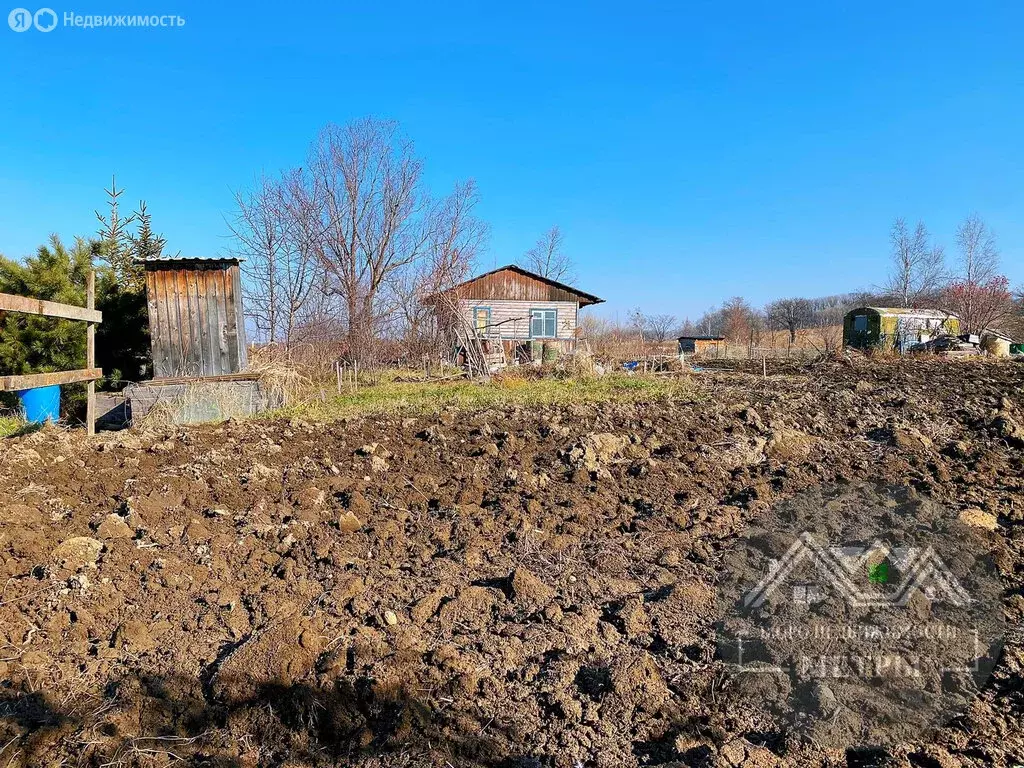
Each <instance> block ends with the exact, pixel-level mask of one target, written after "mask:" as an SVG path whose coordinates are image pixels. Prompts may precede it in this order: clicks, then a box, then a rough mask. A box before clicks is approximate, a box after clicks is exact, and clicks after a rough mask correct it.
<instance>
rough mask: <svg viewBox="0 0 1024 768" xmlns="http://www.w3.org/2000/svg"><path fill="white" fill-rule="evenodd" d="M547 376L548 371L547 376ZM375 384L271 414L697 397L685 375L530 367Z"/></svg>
mask: <svg viewBox="0 0 1024 768" xmlns="http://www.w3.org/2000/svg"><path fill="white" fill-rule="evenodd" d="M545 373H546V374H548V375H545ZM377 378H378V379H379V380H378V381H377V382H376V383H373V384H362V383H361V384H360V385H359V386H358V387H355V386H347V387H346V388H344V389H343V391H342V392H341V393H340V394H338V393H337V392H336V391H335V390H333V388H332V391H330V392H328V391H327V390H326V389H322V390H321V391H320V392H319V393H318V396H314V397H304V398H301V399H298V400H292V401H290V402H289V404H288V405H286V406H285V407H284V408H282V409H280V410H278V411H275V412H272V413H271V414H270V415H271V416H286V417H287V416H298V417H302V418H311V419H316V420H331V419H336V418H341V417H344V416H352V415H364V414H424V413H435V412H437V411H440V410H441V409H443V408H449V407H455V408H460V409H467V410H478V409H482V408H490V407H495V406H528V405H552V404H564V405H568V404H578V403H600V402H651V401H657V400H664V399H668V398H696V397H697V394H696V389H695V387H693V385H692V384H691V382H690V381H689V379H688V378H687V377H685V376H678V377H666V376H643V375H628V374H625V373H609V374H605V375H603V376H599V375H597V374H596V373H595V372H594V370H593V368H590V369H589V370H587V369H584V370H582V371H571V370H565V369H562V370H561V371H558V372H555V371H545V372H540V371H538V370H537V369H531V368H526V369H523V370H521V371H510V372H507V373H504V374H501V375H496V376H494V377H492V378H491V380H490V381H489V382H477V381H471V380H468V379H465V378H460V379H448V380H423V379H422V372H421V371H412V370H390V371H385V372H379V373H378V374H377Z"/></svg>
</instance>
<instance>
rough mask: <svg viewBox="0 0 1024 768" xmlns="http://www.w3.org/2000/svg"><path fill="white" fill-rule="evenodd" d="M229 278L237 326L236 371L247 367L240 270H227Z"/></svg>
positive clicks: (247, 354)
mask: <svg viewBox="0 0 1024 768" xmlns="http://www.w3.org/2000/svg"><path fill="white" fill-rule="evenodd" d="M228 274H229V275H230V276H231V287H232V289H233V291H234V296H235V305H234V306H233V307H232V308H231V310H232V311H233V312H234V313H235V324H236V325H237V326H238V330H237V334H236V337H235V342H236V343H237V344H238V370H240V371H244V370H245V369H246V368H248V367H249V348H248V345H247V344H246V343H245V313H244V311H243V310H242V270H241V268H240V267H239V266H238V265H237V264H235V265H234V266H232V267H231V269H229V270H228Z"/></svg>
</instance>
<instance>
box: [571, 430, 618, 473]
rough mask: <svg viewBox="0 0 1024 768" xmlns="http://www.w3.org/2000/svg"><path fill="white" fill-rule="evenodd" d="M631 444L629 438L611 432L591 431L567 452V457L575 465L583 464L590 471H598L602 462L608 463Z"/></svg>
mask: <svg viewBox="0 0 1024 768" xmlns="http://www.w3.org/2000/svg"><path fill="white" fill-rule="evenodd" d="M628 444H629V438H627V437H623V436H621V435H615V434H612V433H610V432H591V433H590V434H589V435H586V436H585V437H584V438H583V439H582V440H581V441H580V442H579V443H578V444H577V445H575V446H573V447H572V448H571V449H570V450H569V451H568V452H567V453H566V459H568V461H569V463H570V464H572V465H573V466H582V467H583V468H584V469H585V470H587V471H588V472H596V471H598V470H599V469H600V468H601V465H602V464H608V463H609V462H611V461H612V460H613V459H614V458H615V457H616V456H618V454H619V453H620V452H621V451H622V450H623V449H624V448H625V447H626V446H627V445H628Z"/></svg>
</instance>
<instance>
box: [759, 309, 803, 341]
mask: <svg viewBox="0 0 1024 768" xmlns="http://www.w3.org/2000/svg"><path fill="white" fill-rule="evenodd" d="M765 314H766V315H767V318H768V323H769V325H770V326H771V327H778V328H785V329H786V330H788V331H789V343H790V344H794V343H796V332H797V331H798V330H800V329H801V328H807V327H808V326H809V325H810V324H811V321H812V320H813V319H814V305H813V304H812V303H811V301H810V299H779V300H778V301H773V302H772V303H771V304H769V305H768V306H767V307H765Z"/></svg>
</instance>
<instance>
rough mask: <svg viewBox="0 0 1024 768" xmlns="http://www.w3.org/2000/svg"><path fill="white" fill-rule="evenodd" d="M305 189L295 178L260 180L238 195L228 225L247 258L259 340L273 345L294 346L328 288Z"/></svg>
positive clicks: (249, 300) (249, 302)
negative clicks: (306, 211) (315, 299)
mask: <svg viewBox="0 0 1024 768" xmlns="http://www.w3.org/2000/svg"><path fill="white" fill-rule="evenodd" d="M300 186H301V181H300V179H299V176H298V174H296V173H292V174H287V175H285V176H282V177H281V178H279V179H271V178H269V177H267V176H263V177H261V178H258V179H257V180H256V183H255V184H254V186H253V187H252V188H250V189H248V190H244V191H240V192H236V193H235V203H236V205H237V207H238V208H237V211H236V213H235V219H234V221H233V222H231V223H230V224H229V226H230V227H231V231H232V233H233V234H234V236H235V238H236V240H237V241H238V246H237V247H236V252H237V253H238V255H239V256H240V257H242V258H243V261H242V269H243V272H244V274H245V281H244V286H243V289H244V294H245V300H246V307H247V311H248V313H249V315H250V317H251V318H252V320H253V323H254V325H255V330H256V333H257V337H258V338H261V339H263V340H266V341H268V342H269V343H271V344H273V343H275V342H285V343H287V342H291V341H293V340H294V335H295V331H296V329H297V328H298V327H299V325H300V324H302V323H304V322H308V320H309V317H308V314H307V313H308V309H309V305H310V299H311V297H312V296H313V294H314V293H315V292H316V291H318V290H321V289H322V286H323V271H322V269H321V268H320V265H319V264H318V262H317V260H316V259H315V257H314V256H313V253H312V251H311V240H310V233H309V232H308V231H307V229H306V228H305V227H304V223H305V220H304V218H303V217H302V216H301V207H302V202H301V198H302V196H301V188H300Z"/></svg>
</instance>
